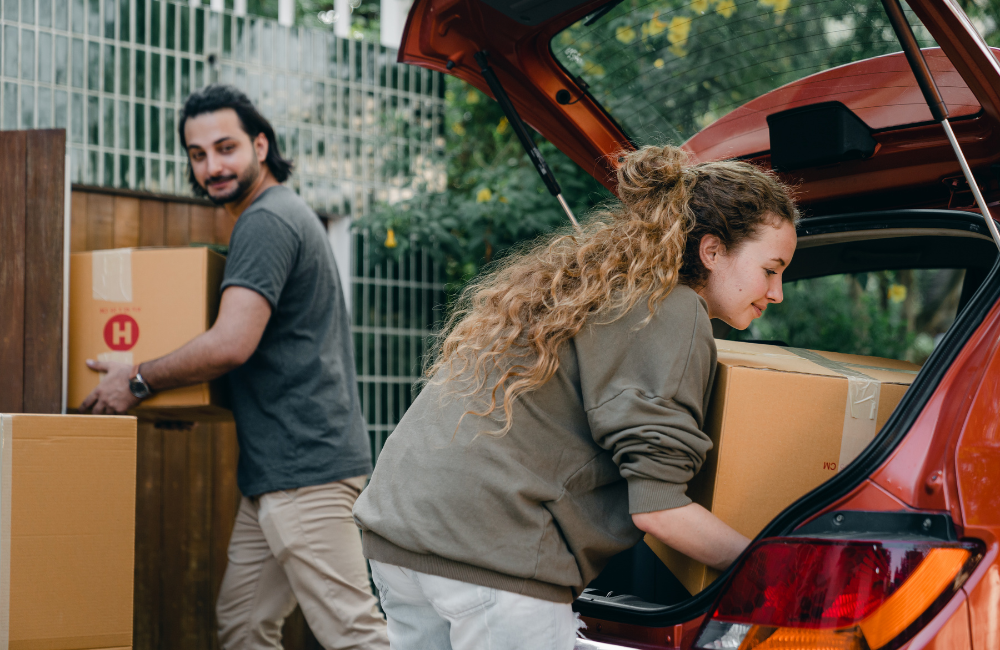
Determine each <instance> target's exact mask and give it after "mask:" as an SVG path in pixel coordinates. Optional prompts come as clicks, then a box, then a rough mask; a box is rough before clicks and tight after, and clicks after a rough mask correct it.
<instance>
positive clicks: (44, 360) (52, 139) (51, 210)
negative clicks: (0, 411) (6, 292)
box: [0, 129, 66, 413]
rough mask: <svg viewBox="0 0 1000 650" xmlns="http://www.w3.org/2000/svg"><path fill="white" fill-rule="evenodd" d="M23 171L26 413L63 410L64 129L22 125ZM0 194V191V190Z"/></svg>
mask: <svg viewBox="0 0 1000 650" xmlns="http://www.w3.org/2000/svg"><path fill="white" fill-rule="evenodd" d="M25 140H26V148H25V156H26V162H25V165H24V174H25V195H24V196H25V203H24V214H25V220H24V223H25V239H24V246H25V248H24V253H25V260H26V262H25V264H26V269H25V278H24V291H25V297H26V300H25V303H24V402H23V410H24V412H25V413H59V412H60V411H61V410H62V337H63V327H62V319H63V245H64V242H63V232H64V221H65V210H66V206H65V202H64V196H65V187H66V180H65V179H66V132H65V131H63V130H62V129H59V130H37V131H27V135H26V138H25ZM0 196H4V194H3V192H2V191H0Z"/></svg>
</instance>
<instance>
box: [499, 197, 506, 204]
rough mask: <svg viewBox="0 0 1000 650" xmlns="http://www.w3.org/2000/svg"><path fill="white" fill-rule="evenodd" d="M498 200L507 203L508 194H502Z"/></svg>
mask: <svg viewBox="0 0 1000 650" xmlns="http://www.w3.org/2000/svg"><path fill="white" fill-rule="evenodd" d="M497 201H500V203H507V202H508V201H507V197H506V196H501V197H500V198H499V199H497Z"/></svg>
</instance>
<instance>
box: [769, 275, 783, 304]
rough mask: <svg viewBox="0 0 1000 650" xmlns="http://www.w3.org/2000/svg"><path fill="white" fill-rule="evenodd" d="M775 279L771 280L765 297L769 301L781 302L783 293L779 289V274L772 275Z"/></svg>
mask: <svg viewBox="0 0 1000 650" xmlns="http://www.w3.org/2000/svg"><path fill="white" fill-rule="evenodd" d="M774 277H775V279H774V280H771V286H770V287H769V288H768V291H767V299H768V300H770V301H771V302H781V301H782V300H784V298H785V295H784V293H782V291H781V276H774Z"/></svg>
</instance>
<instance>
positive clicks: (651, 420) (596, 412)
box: [575, 287, 716, 514]
mask: <svg viewBox="0 0 1000 650" xmlns="http://www.w3.org/2000/svg"><path fill="white" fill-rule="evenodd" d="M675 293H676V294H679V295H677V296H674V295H673V294H671V296H668V298H667V299H666V300H665V301H664V302H663V303H661V305H660V306H659V308H658V309H657V312H656V314H655V315H654V316H653V318H652V319H651V320H650V322H649V323H648V324H647V325H645V326H644V327H640V328H639V329H636V327H638V325H639V323H641V320H642V318H643V317H645V316H646V315H648V313H649V312H648V310H647V309H646V304H645V303H640V304H639V305H637V306H636V308H634V309H633V310H632V312H634V313H633V314H631V315H629V316H626V317H624V318H622V319H619V320H618V321H615V322H614V323H612V324H610V325H606V326H595V327H592V328H590V331H589V332H588V333H587V335H586V336H584V337H581V336H580V335H578V336H577V337H576V340H575V342H576V347H577V358H578V361H579V363H580V377H581V388H582V391H583V398H584V406H585V408H586V410H587V419H588V421H589V423H590V428H591V433H592V435H593V437H594V440H595V442H596V443H597V444H598V445H600V446H601V447H602V448H604V449H606V450H608V451H610V452H611V454H612V457H613V458H614V461H615V463H616V464H617V465H618V468H619V471H620V472H621V475H622V477H623V478H625V479H626V481H627V482H628V493H629V512H630V513H631V514H636V513H641V512H654V511H657V510H667V509H670V508H677V507H680V506H684V505H687V504H689V503H691V499H690V498H689V497H688V496H687V495H686V494H685V492H686V490H687V483H688V481H690V480H691V478H692V477H693V476H694V475H695V473H697V472H698V470H699V469H701V466H702V465H703V464H704V462H705V456H706V454H707V453H708V451H709V449H711V448H712V441H711V439H710V438H709V437H708V436H707V435H706V434H705V433H704V432H703V431H702V426H703V425H704V416H705V413H704V410H705V403H706V396H707V395H708V391H709V389H710V384H711V382H712V380H713V378H714V376H715V357H716V354H715V341H714V339H713V337H712V329H711V323H710V321H709V318H708V313H707V312H706V311H705V308H704V307H703V306H702V305H701V301H700V299H699V298H698V297H697V295H696V294H694V292H692V291H690V290H689V289H687V288H686V287H685V288H684V289H680V290H675ZM635 312H638V313H635Z"/></svg>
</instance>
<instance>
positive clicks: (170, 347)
mask: <svg viewBox="0 0 1000 650" xmlns="http://www.w3.org/2000/svg"><path fill="white" fill-rule="evenodd" d="M225 263H226V260H225V258H224V257H223V256H221V255H219V254H218V253H215V252H213V251H211V250H209V249H207V248H146V249H128V248H122V249H115V250H106V251H93V252H89V253H74V254H73V255H72V256H71V259H70V300H69V373H68V374H69V397H68V404H69V406H70V407H71V408H75V407H77V406H79V404H80V403H81V402H82V401H83V400H84V399H85V398H86V397H87V395H89V394H90V392H91V391H92V390H93V389H94V387H96V386H97V384H98V382H99V381H100V378H101V376H100V375H99V373H97V372H94V371H93V370H90V369H89V368H87V366H86V360H87V359H98V360H102V361H120V362H124V363H130V364H136V363H141V362H143V361H149V360H152V359H156V358H157V357H161V356H163V355H165V354H168V353H170V352H173V351H174V350H176V349H177V348H179V347H181V346H182V345H184V344H185V343H187V342H188V341H190V340H191V339H193V338H194V337H195V336H197V335H198V334H201V333H202V332H205V331H207V330H208V328H209V327H211V325H212V323H213V322H214V321H215V317H216V316H217V315H218V311H219V285H220V284H221V283H222V272H223V270H224V268H225ZM154 387H155V386H154ZM226 406H227V402H226V399H225V391H224V390H223V386H222V384H221V383H220V382H212V383H203V384H197V385H194V386H186V387H184V388H176V389H174V390H168V391H164V392H162V393H156V394H155V395H153V397H152V398H150V399H148V400H145V401H144V402H142V404H141V405H140V406H139V408H137V409H136V415H138V416H139V417H143V418H150V419H167V420H219V419H228V418H230V417H231V414H230V412H229V411H228V410H227V409H226Z"/></svg>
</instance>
